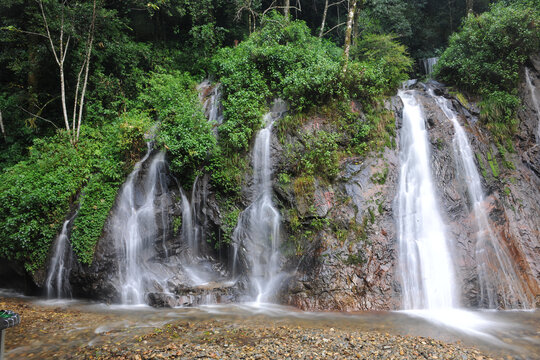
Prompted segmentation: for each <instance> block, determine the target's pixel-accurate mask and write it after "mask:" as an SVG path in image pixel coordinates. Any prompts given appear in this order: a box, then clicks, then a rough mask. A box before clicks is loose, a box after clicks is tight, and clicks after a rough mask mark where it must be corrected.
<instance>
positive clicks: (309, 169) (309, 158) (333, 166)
mask: <svg viewBox="0 0 540 360" xmlns="http://www.w3.org/2000/svg"><path fill="white" fill-rule="evenodd" d="M340 138H341V135H340V134H338V133H334V132H328V131H324V130H319V131H314V132H305V133H304V134H303V136H302V143H303V144H304V148H303V149H302V150H299V151H298V152H296V156H298V158H297V159H296V162H295V165H296V169H297V172H298V173H303V174H307V175H315V174H317V175H318V176H326V177H327V178H329V179H333V178H334V177H335V176H336V175H337V174H338V172H339V157H338V153H337V150H338V141H339V139H340Z"/></svg>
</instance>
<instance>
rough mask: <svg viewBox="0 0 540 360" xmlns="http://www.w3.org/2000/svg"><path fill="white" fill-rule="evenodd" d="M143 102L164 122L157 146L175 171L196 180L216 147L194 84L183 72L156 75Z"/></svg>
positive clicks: (160, 127) (150, 79)
mask: <svg viewBox="0 0 540 360" xmlns="http://www.w3.org/2000/svg"><path fill="white" fill-rule="evenodd" d="M140 100H142V101H143V102H144V103H145V107H147V108H150V111H152V112H153V113H155V114H156V116H157V118H158V120H159V121H160V125H159V134H158V138H157V142H158V144H159V145H160V146H163V147H165V148H166V149H167V151H168V153H169V154H170V168H171V170H172V171H173V172H174V173H176V174H178V175H180V176H181V177H183V178H189V179H190V180H193V177H194V173H195V170H198V169H200V168H201V167H202V166H203V164H204V163H205V161H206V160H207V159H208V154H209V152H210V151H211V150H213V149H214V148H215V144H216V142H215V137H214V135H213V134H212V129H211V125H212V124H210V123H209V122H208V121H207V120H206V117H205V116H204V113H203V110H202V107H201V104H200V101H199V98H198V94H197V91H196V89H195V82H194V80H193V79H192V78H191V77H190V76H189V75H187V74H182V73H179V72H171V73H166V74H164V73H154V74H152V76H151V77H150V78H149V80H148V83H147V87H146V89H145V90H144V92H143V93H142V94H141V96H140Z"/></svg>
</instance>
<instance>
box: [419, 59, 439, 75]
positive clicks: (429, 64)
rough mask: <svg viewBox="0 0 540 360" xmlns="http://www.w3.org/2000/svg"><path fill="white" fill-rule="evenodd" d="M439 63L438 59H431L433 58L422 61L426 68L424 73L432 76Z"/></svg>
mask: <svg viewBox="0 0 540 360" xmlns="http://www.w3.org/2000/svg"><path fill="white" fill-rule="evenodd" d="M437 61H439V58H438V57H431V58H427V59H423V60H422V65H423V66H424V72H425V74H426V75H427V76H431V73H432V72H433V68H434V67H435V64H437Z"/></svg>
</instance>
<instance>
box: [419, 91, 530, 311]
mask: <svg viewBox="0 0 540 360" xmlns="http://www.w3.org/2000/svg"><path fill="white" fill-rule="evenodd" d="M430 95H432V96H433V97H434V98H435V100H436V102H437V104H438V105H439V107H440V108H441V110H442V111H443V112H444V114H445V116H446V117H447V118H448V119H449V120H450V121H451V122H452V124H453V126H454V130H455V135H454V139H453V148H454V158H455V161H456V163H457V164H456V165H457V169H458V173H459V175H460V176H461V178H462V181H463V182H464V183H466V184H467V191H468V194H469V201H470V208H471V211H472V213H473V215H474V219H475V222H476V229H475V231H476V254H475V255H476V263H477V272H478V281H479V285H480V299H479V305H480V306H486V307H488V308H497V307H499V305H500V304H501V305H502V306H503V307H504V308H518V307H521V308H532V299H531V298H530V297H529V295H528V293H527V291H526V290H525V287H524V286H523V283H522V280H521V279H520V277H519V276H518V273H517V271H516V269H515V266H514V263H513V261H512V257H511V256H510V254H509V252H508V249H507V247H506V245H505V244H504V243H503V242H502V240H501V239H500V237H499V236H497V235H496V234H495V233H494V232H493V229H492V227H491V226H490V223H489V219H488V214H487V212H486V207H487V204H486V202H485V196H484V192H483V191H482V183H481V181H480V175H479V173H478V170H477V168H476V163H475V158H474V155H473V151H472V149H471V146H470V143H469V140H468V139H467V135H466V134H465V131H464V130H463V128H462V127H461V125H460V124H459V122H458V120H457V116H456V113H455V112H454V111H453V110H452V103H451V102H450V101H449V100H448V99H446V98H444V97H442V96H436V95H435V94H434V93H433V91H431V90H430ZM499 295H500V298H499Z"/></svg>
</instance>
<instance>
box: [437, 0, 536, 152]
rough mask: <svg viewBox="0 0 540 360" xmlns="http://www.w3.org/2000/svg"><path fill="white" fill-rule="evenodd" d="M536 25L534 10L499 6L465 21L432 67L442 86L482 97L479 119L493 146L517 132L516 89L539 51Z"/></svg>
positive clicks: (524, 4)
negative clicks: (522, 70)
mask: <svg viewBox="0 0 540 360" xmlns="http://www.w3.org/2000/svg"><path fill="white" fill-rule="evenodd" d="M539 24H540V11H539V9H538V7H534V6H530V5H527V4H526V2H524V3H513V4H511V5H507V4H505V3H504V2H501V3H497V4H496V5H494V6H492V8H491V10H490V11H488V12H486V13H483V14H482V15H480V16H473V15H470V16H468V17H467V18H466V19H465V21H464V22H463V25H462V28H461V30H460V31H459V32H457V33H455V34H454V35H452V37H451V38H450V44H449V46H448V48H447V49H446V50H445V52H444V53H443V54H442V56H441V58H440V60H439V62H438V64H437V66H436V69H435V76H436V77H437V78H439V79H440V80H442V81H445V82H448V83H450V84H454V85H456V86H457V87H458V88H460V89H463V90H467V91H470V92H472V93H474V94H478V95H481V96H482V97H483V100H482V102H481V103H480V108H481V118H482V120H483V121H484V122H485V123H486V124H487V126H488V127H489V128H490V130H491V131H492V133H493V134H494V136H495V138H496V140H497V141H502V142H504V141H503V140H504V138H505V137H508V136H510V135H511V134H513V133H514V131H515V129H516V128H517V119H516V111H517V108H518V106H519V104H520V101H519V98H518V97H517V96H516V85H517V83H518V81H519V71H520V68H521V66H522V65H523V64H524V63H525V61H526V60H527V57H528V56H529V55H530V54H532V53H535V52H538V50H540V25H539Z"/></svg>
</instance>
